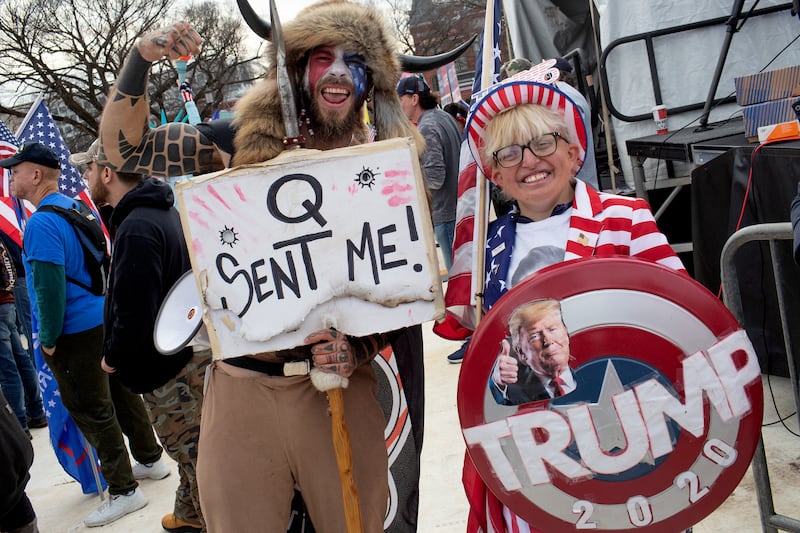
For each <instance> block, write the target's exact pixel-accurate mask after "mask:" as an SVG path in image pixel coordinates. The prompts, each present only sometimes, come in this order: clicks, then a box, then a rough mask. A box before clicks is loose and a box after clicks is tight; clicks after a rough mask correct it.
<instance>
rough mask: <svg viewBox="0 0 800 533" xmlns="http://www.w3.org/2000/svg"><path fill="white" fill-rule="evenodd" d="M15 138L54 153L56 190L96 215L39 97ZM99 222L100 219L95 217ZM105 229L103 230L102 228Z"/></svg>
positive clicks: (64, 145)
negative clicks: (58, 169)
mask: <svg viewBox="0 0 800 533" xmlns="http://www.w3.org/2000/svg"><path fill="white" fill-rule="evenodd" d="M17 138H18V139H19V142H20V143H26V142H40V143H42V144H43V145H45V146H47V147H48V148H50V149H51V150H52V151H53V152H55V153H56V155H57V156H58V158H59V159H60V160H61V175H60V176H59V177H58V190H59V191H60V192H61V193H63V194H66V195H67V196H71V197H73V198H79V199H81V200H83V201H84V202H86V203H87V204H88V205H89V206H90V207H91V208H92V211H94V212H95V214H98V213H99V212H98V210H97V206H96V205H94V202H93V201H92V198H91V196H90V195H89V191H88V190H86V184H85V183H84V182H83V178H82V177H81V173H80V172H79V171H78V169H77V168H75V167H73V166H72V165H70V164H69V156H70V152H69V149H67V145H66V144H64V139H63V138H62V137H61V133H60V132H59V131H58V128H57V127H56V123H55V121H54V120H53V117H52V115H50V111H49V110H48V109H47V104H46V103H45V101H44V100H43V99H42V97H41V96H40V97H39V98H37V99H36V101H35V102H34V103H33V105H32V106H31V109H30V110H29V111H28V114H27V115H26V117H25V119H24V120H23V121H22V124H21V125H20V127H19V129H18V130H17ZM97 219H98V220H100V217H99V216H98V217H97ZM104 229H105V228H104Z"/></svg>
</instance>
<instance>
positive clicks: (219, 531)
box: [197, 361, 389, 533]
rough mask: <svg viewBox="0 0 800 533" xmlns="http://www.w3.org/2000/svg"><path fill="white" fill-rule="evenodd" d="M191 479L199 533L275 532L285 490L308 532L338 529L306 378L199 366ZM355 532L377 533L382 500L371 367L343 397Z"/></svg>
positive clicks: (320, 419)
mask: <svg viewBox="0 0 800 533" xmlns="http://www.w3.org/2000/svg"><path fill="white" fill-rule="evenodd" d="M208 372H209V374H210V375H209V380H208V387H207V389H206V395H205V399H204V403H203V415H202V417H201V423H200V450H199V457H198V461H197V480H198V485H199V488H200V501H201V506H202V508H203V514H204V515H205V519H206V527H207V528H208V532H209V533H229V532H237V533H239V532H240V533H260V532H265V533H272V532H277V531H285V530H286V527H287V525H288V524H289V519H290V506H291V500H292V496H293V494H294V486H295V484H297V486H299V487H300V491H301V492H302V494H303V499H304V500H305V502H306V505H307V507H308V510H309V513H310V515H311V521H312V522H313V523H314V528H315V529H316V531H317V533H341V532H342V531H346V525H345V518H344V504H343V500H342V489H341V482H340V479H339V471H338V468H337V466H336V457H335V455H334V450H333V437H332V433H331V418H330V415H329V414H328V402H327V398H326V395H325V394H324V393H321V392H319V391H317V390H316V389H315V388H314V386H313V385H312V384H311V380H310V379H309V378H308V376H295V377H272V376H267V375H264V374H259V373H257V372H253V371H250V370H245V369H241V368H237V367H232V366H230V365H226V364H224V363H221V362H219V361H217V362H214V363H212V364H211V366H210V367H209V370H208ZM344 403H345V416H346V420H347V426H348V429H349V431H350V438H351V442H352V446H353V450H352V456H353V473H354V476H355V481H356V485H357V486H358V494H359V503H360V508H361V517H362V521H363V525H364V531H365V532H367V533H373V532H379V531H383V519H384V516H385V514H386V502H387V498H388V495H389V493H388V479H387V468H388V460H387V455H386V443H385V441H384V437H383V428H384V426H385V420H384V417H383V413H382V411H381V408H380V406H379V405H378V401H377V399H376V381H375V374H374V372H373V370H372V366H371V365H365V366H362V367H360V368H358V369H357V370H356V372H355V373H354V374H353V375H352V376H351V377H350V385H349V387H348V388H347V389H345V391H344Z"/></svg>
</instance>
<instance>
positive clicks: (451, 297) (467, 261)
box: [433, 0, 505, 533]
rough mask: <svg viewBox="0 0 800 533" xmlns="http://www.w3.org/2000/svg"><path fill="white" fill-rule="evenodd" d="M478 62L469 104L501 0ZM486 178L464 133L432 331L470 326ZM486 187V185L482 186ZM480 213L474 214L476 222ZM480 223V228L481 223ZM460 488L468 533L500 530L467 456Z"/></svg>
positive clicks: (493, 57) (488, 79)
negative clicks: (441, 312)
mask: <svg viewBox="0 0 800 533" xmlns="http://www.w3.org/2000/svg"><path fill="white" fill-rule="evenodd" d="M478 57H479V58H480V61H479V62H478V64H477V65H476V66H475V81H474V83H473V85H472V97H471V99H470V108H472V106H474V105H475V104H476V103H477V102H478V101H479V95H480V94H481V93H482V91H485V90H486V89H488V88H489V87H490V86H492V85H494V84H495V83H497V81H498V80H499V77H500V1H499V0H487V2H486V21H485V25H484V33H483V38H482V40H481V51H480V54H479V55H478ZM479 179H480V180H482V181H483V182H484V183H483V185H486V182H487V181H488V180H486V178H484V176H483V173H482V172H480V171H479V170H478V165H477V164H476V162H475V159H474V158H473V157H472V154H471V152H470V150H469V146H468V144H467V141H466V136H465V139H464V141H463V142H462V144H461V170H460V172H459V176H458V204H457V207H456V234H455V238H454V240H453V266H452V268H451V269H450V274H449V279H448V282H447V292H446V294H445V305H446V307H447V316H446V317H445V320H444V321H442V322H440V323H437V324H436V325H435V326H434V328H433V330H434V332H436V333H437V334H438V335H440V336H442V337H445V338H448V339H454V340H455V339H465V338H467V337H468V336H469V335H471V333H472V330H473V329H474V328H475V325H476V324H475V323H476V316H475V311H474V305H475V303H474V301H473V298H472V295H473V294H475V292H477V291H476V289H475V288H474V287H476V286H477V283H478V281H477V280H478V270H479V269H480V270H482V269H483V265H478V264H477V263H478V261H477V256H478V254H477V253H476V252H477V250H476V246H478V245H480V246H483V243H484V242H485V241H486V239H485V229H486V228H485V223H486V219H487V217H488V210H489V194H488V190H487V193H486V194H484V195H481V194H480V193H479V182H478V180H479ZM487 189H488V187H487ZM481 211H482V213H483V215H484V216H483V224H476V223H475V214H476V213H479V212H481ZM480 220H481V218H480V217H479V221H480ZM481 226H483V227H481ZM462 482H463V485H464V492H465V493H466V496H467V500H468V502H469V506H470V509H469V516H468V518H467V532H468V533H493V532H499V531H504V530H505V527H504V524H503V511H502V508H503V507H502V504H501V503H500V501H499V500H498V499H497V498H496V497H495V496H494V495H493V494H492V493H491V492H490V491H489V490H487V487H486V484H485V483H484V482H483V479H481V477H480V475H479V474H478V471H477V470H476V469H475V466H474V464H473V463H472V460H471V459H470V457H469V455H465V457H464V470H463V472H462Z"/></svg>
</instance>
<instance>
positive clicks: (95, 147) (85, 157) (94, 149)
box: [69, 139, 100, 167]
mask: <svg viewBox="0 0 800 533" xmlns="http://www.w3.org/2000/svg"><path fill="white" fill-rule="evenodd" d="M99 159H100V140H99V139H97V140H95V141H94V142H93V143H92V144H91V146H89V148H87V149H86V151H85V152H76V153H74V154H72V155H71V156H69V164H70V165H72V166H73V167H79V166H81V165H88V164H89V163H97V161H98V160H99Z"/></svg>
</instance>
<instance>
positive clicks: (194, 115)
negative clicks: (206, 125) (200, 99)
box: [180, 81, 202, 124]
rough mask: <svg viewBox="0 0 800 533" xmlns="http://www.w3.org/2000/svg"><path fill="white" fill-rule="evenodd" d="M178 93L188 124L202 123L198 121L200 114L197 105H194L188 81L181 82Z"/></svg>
mask: <svg viewBox="0 0 800 533" xmlns="http://www.w3.org/2000/svg"><path fill="white" fill-rule="evenodd" d="M180 91H181V98H183V107H184V108H185V109H186V117H187V119H188V122H189V124H200V122H202V121H201V120H200V112H199V111H198V110H197V104H195V103H194V93H193V92H192V85H191V84H190V83H189V82H188V81H183V82H181V84H180Z"/></svg>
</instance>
